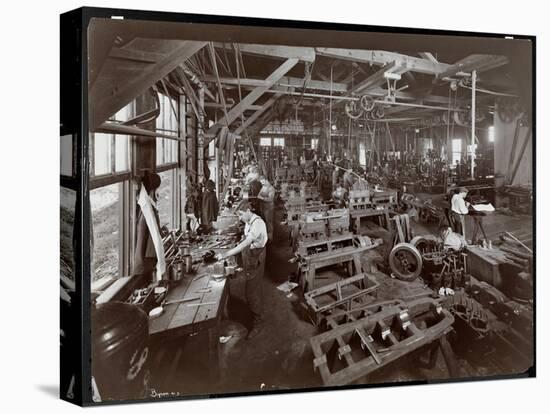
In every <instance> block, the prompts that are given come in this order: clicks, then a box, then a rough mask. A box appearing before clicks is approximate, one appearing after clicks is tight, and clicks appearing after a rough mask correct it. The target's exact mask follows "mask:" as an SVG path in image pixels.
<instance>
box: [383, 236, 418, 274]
mask: <svg viewBox="0 0 550 414" xmlns="http://www.w3.org/2000/svg"><path fill="white" fill-rule="evenodd" d="M388 259H389V263H390V269H391V271H392V272H393V274H394V275H395V277H397V278H398V279H399V280H403V281H406V282H412V281H413V280H415V279H416V278H417V277H418V276H420V272H421V271H422V256H421V255H420V252H419V251H418V250H417V249H416V247H414V246H413V245H411V244H409V243H399V244H396V245H395V246H394V248H393V249H392V250H391V252H390V256H389V258H388Z"/></svg>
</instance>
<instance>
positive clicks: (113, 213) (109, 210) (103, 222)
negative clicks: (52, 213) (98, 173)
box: [90, 183, 123, 291]
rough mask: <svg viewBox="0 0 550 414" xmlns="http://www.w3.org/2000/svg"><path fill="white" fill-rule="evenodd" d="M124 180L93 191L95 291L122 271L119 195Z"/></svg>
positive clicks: (91, 200) (93, 288)
mask: <svg viewBox="0 0 550 414" xmlns="http://www.w3.org/2000/svg"><path fill="white" fill-rule="evenodd" d="M122 185H123V184H122V183H115V184H111V185H107V186H104V187H100V188H96V189H95V190H92V191H90V205H91V210H92V233H93V234H92V237H93V238H92V240H93V242H92V245H93V250H92V291H97V290H102V289H103V288H104V287H106V286H107V285H108V284H109V282H112V281H113V280H114V279H115V278H117V277H118V276H119V274H120V272H119V270H120V269H119V267H120V266H119V262H120V261H119V259H120V258H119V254H120V253H119V252H120V228H121V226H120V218H121V211H120V207H121V205H120V197H121V192H122V191H121V188H122Z"/></svg>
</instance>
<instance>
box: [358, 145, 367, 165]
mask: <svg viewBox="0 0 550 414" xmlns="http://www.w3.org/2000/svg"><path fill="white" fill-rule="evenodd" d="M359 164H360V165H367V154H366V153H365V143H364V142H360V143H359Z"/></svg>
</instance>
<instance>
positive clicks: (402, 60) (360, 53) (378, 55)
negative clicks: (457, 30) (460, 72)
mask: <svg viewBox="0 0 550 414" xmlns="http://www.w3.org/2000/svg"><path fill="white" fill-rule="evenodd" d="M315 52H316V53H317V54H318V55H321V56H326V57H331V58H335V59H343V60H351V61H355V62H364V63H369V64H374V65H380V66H383V65H387V64H389V63H392V62H397V64H400V65H404V66H405V67H406V68H407V69H408V70H410V71H411V72H419V73H425V74H429V75H437V74H439V73H442V72H444V71H446V70H447V69H449V67H450V65H448V64H446V63H441V62H437V63H436V62H432V61H430V60H428V59H422V58H417V57H413V56H408V55H403V54H400V53H394V52H386V51H382V50H358V49H335V48H326V47H318V48H315Z"/></svg>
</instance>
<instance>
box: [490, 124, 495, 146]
mask: <svg viewBox="0 0 550 414" xmlns="http://www.w3.org/2000/svg"><path fill="white" fill-rule="evenodd" d="M494 141H495V127H494V126H490V127H489V142H494Z"/></svg>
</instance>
